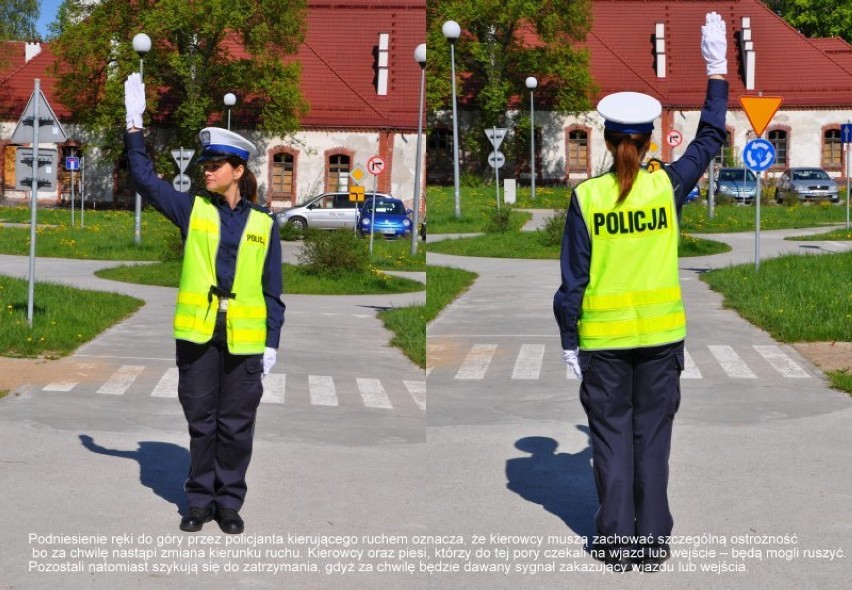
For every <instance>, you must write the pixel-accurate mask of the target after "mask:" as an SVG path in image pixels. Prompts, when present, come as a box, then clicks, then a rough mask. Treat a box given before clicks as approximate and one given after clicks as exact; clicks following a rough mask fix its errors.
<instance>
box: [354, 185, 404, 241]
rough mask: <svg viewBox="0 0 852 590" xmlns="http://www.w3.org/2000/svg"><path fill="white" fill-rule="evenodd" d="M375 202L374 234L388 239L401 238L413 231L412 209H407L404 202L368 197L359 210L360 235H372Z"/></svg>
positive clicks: (388, 198)
mask: <svg viewBox="0 0 852 590" xmlns="http://www.w3.org/2000/svg"><path fill="white" fill-rule="evenodd" d="M374 202H375V207H376V214H375V224H376V225H375V228H374V229H373V233H374V234H376V235H378V234H381V235H383V236H384V237H386V238H401V237H403V236H405V235H406V234H407V233H408V232H410V231H411V219H410V218H409V217H408V215H409V213H411V209H406V208H405V205H403V203H402V201H400V200H399V199H395V198H393V197H384V196H375V197H374V196H372V195H370V196H368V197H367V198H366V199H365V200H364V204H363V205H361V208H360V209H359V210H358V235H360V236H365V235H369V234H370V224H371V223H372V222H373V203H374Z"/></svg>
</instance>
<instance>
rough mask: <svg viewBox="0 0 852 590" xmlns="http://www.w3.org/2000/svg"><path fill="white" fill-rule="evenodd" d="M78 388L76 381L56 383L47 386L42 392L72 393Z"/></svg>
mask: <svg viewBox="0 0 852 590" xmlns="http://www.w3.org/2000/svg"><path fill="white" fill-rule="evenodd" d="M76 386H77V382H76V381H54V382H53V383H48V384H47V385H45V386H44V388H43V389H42V391H71V390H72V389H74V388H75V387H76Z"/></svg>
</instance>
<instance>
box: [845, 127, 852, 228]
mask: <svg viewBox="0 0 852 590" xmlns="http://www.w3.org/2000/svg"><path fill="white" fill-rule="evenodd" d="M846 124H847V125H849V121H847V122H846ZM850 145H852V144H849V143H847V144H846V231H849V146H850Z"/></svg>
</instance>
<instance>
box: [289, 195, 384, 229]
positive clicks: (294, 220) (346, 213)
mask: <svg viewBox="0 0 852 590" xmlns="http://www.w3.org/2000/svg"><path fill="white" fill-rule="evenodd" d="M369 194H371V195H372V193H369ZM376 194H377V195H378V196H380V197H381V196H388V197H390V195H383V194H382V193H376ZM357 217H358V202H357V201H355V200H354V198H353V197H351V196H350V194H349V193H348V192H347V193H344V192H335V193H323V194H321V195H317V196H315V197H311V198H310V199H308V200H307V201H305V202H304V203H302V204H301V205H298V206H296V207H292V208H290V209H287V210H286V211H282V212H280V213H278V214H277V218H278V224H279V225H281V226H283V225H284V224H289V225H291V226H292V227H293V228H294V229H297V230H299V231H303V230H305V229H306V228H308V227H312V228H316V229H341V228H347V229H351V230H354V229H355V220H356V218H357Z"/></svg>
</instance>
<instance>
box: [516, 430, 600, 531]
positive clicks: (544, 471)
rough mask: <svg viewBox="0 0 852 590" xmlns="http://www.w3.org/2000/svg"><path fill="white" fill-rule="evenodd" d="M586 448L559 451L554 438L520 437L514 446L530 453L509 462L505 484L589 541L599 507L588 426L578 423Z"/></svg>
mask: <svg viewBox="0 0 852 590" xmlns="http://www.w3.org/2000/svg"><path fill="white" fill-rule="evenodd" d="M577 430H579V431H581V432H583V433H584V434H585V435H586V437H587V439H586V447H585V448H584V449H583V450H582V451H580V452H578V453H574V454H573V455H572V454H570V453H556V448H557V447H558V446H559V443H557V442H556V441H555V440H553V439H552V438H548V437H544V436H528V437H524V438H521V439H518V440H517V441H516V442H515V448H517V449H519V450H521V451H524V452H526V453H530V455H531V456H530V457H517V458H515V459H509V460H508V461H506V479H507V480H508V481H507V483H506V487H507V488H508V489H510V490H512V491H513V492H515V493H516V494H518V495H519V496H521V497H522V498H524V499H525V500H528V501H530V502H535V503H536V504H541V506H542V507H543V508H544V509H545V510H547V511H548V512H550V513H552V514H555V515H556V516H558V517H559V518H561V519H562V520H563V521H564V522H565V524H567V525H568V527H569V528H571V530H573V531H574V533H575V534H576V535H577V536H580V537H585V538H587V539H589V540H591V539H592V537H593V536H594V534H595V523H594V515H595V511H596V510H597V506H598V496H597V490H596V489H595V483H594V476H593V473H592V467H591V461H592V447H591V441H590V440H589V438H588V437H589V428H588V427H587V426H581V425H578V426H577Z"/></svg>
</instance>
